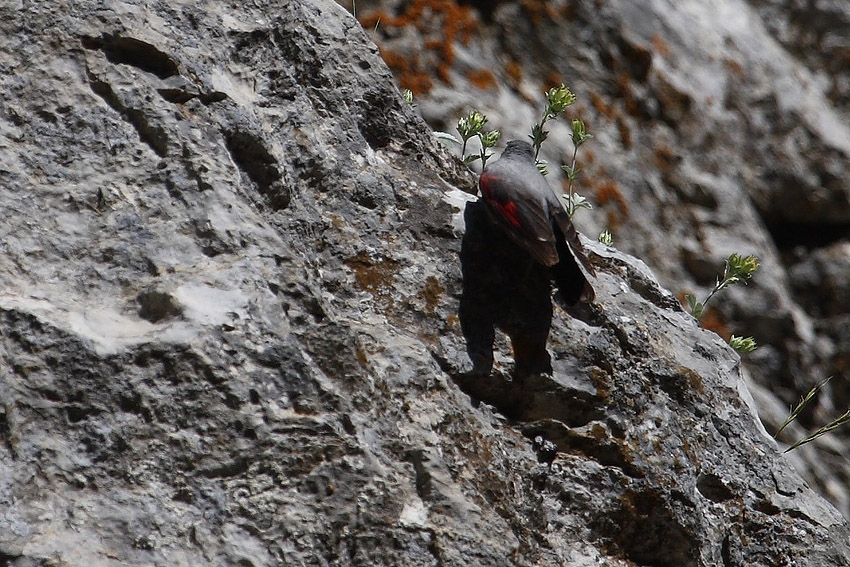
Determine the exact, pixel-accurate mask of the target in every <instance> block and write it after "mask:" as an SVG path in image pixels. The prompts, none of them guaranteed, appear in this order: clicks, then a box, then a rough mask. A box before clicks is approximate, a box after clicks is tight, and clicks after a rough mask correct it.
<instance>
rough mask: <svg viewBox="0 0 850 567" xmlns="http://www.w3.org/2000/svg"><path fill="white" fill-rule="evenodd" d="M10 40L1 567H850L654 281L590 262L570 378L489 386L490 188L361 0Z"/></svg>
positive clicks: (738, 375)
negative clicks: (469, 207)
mask: <svg viewBox="0 0 850 567" xmlns="http://www.w3.org/2000/svg"><path fill="white" fill-rule="evenodd" d="M506 9H511V5H507V4H506ZM0 30H2V33H0V38H2V41H3V42H4V49H2V50H0V69H2V71H3V72H2V73H0V85H2V92H3V93H4V99H3V103H2V106H0V181H2V182H0V203H2V211H3V212H4V213H5V215H4V220H3V222H2V223H0V231H1V232H0V245H2V250H3V254H2V256H0V281H2V292H0V339H2V342H0V360H2V365H0V438H1V439H2V443H0V479H2V481H0V503H2V504H1V505H2V510H3V513H2V515H1V516H0V562H2V563H3V564H4V565H10V566H13V567H24V566H34V565H41V566H47V565H53V566H56V565H89V566H92V567H94V566H100V565H104V566H105V565H244V566H255V567H258V566H261V565H364V566H365V565H406V566H415V565H417V566H418V565H423V566H424V565H444V566H448V565H488V566H489V565H563V564H569V565H577V566H582V565H600V564H602V565H611V566H626V565H662V566H663V565H677V566H682V565H684V566H690V565H693V566H703V565H705V566H708V565H720V564H722V565H726V566H733V565H777V564H781V565H799V566H802V565H811V566H816V565H817V566H823V565H846V564H848V562H850V548H848V537H849V536H850V529H848V525H847V523H846V522H845V521H844V520H843V518H842V517H841V516H840V514H839V513H838V512H837V511H836V510H835V509H834V508H833V507H831V506H830V505H829V504H828V503H826V501H824V500H823V499H822V498H821V497H820V496H818V495H817V494H815V493H814V492H813V491H812V490H811V489H810V488H809V487H808V486H807V485H806V484H805V483H804V482H803V481H802V480H801V479H800V477H799V476H798V475H797V474H796V473H795V472H794V470H793V468H792V465H791V463H790V462H789V461H788V460H787V458H786V457H782V456H781V455H780V453H779V452H778V450H777V447H776V445H775V444H774V443H773V442H772V441H771V440H770V439H769V437H767V436H766V434H765V432H764V431H763V429H762V428H761V426H760V424H759V422H758V420H757V418H756V416H755V410H754V406H753V404H752V402H751V399H750V396H749V394H748V392H747V390H746V388H745V386H744V381H743V378H742V372H743V369H742V367H741V365H740V359H739V358H738V357H737V355H736V354H734V352H732V351H731V350H730V349H729V348H728V347H726V345H725V344H724V343H723V341H722V340H720V339H719V338H718V337H717V336H716V335H714V334H712V333H710V332H708V331H705V330H703V329H700V328H699V327H698V326H697V325H696V323H695V322H694V321H693V320H692V319H691V318H690V317H689V316H688V315H687V314H685V313H684V312H683V311H682V310H681V308H680V307H679V306H678V302H677V301H676V299H675V298H674V297H673V296H672V295H671V294H670V293H669V292H667V291H666V290H665V289H664V288H663V287H661V286H660V285H659V284H658V283H657V282H656V280H655V278H654V277H653V276H652V274H651V273H650V271H649V270H648V269H647V268H646V266H645V265H644V264H643V263H642V262H640V261H638V260H636V259H634V258H632V257H630V256H627V255H625V254H622V253H620V252H616V251H614V250H612V249H607V248H605V247H602V246H601V245H591V247H592V248H591V249H592V252H593V259H594V262H595V263H596V265H597V267H598V270H599V272H600V276H599V278H598V280H597V281H596V289H597V295H598V301H597V302H596V303H594V304H592V305H589V306H582V307H580V308H577V309H575V310H574V312H572V313H571V314H569V315H568V314H566V313H563V312H561V311H558V312H557V314H556V317H555V321H554V324H553V329H552V335H551V338H550V348H551V352H552V355H553V365H554V367H555V372H554V374H553V376H552V377H545V376H540V377H529V378H527V379H526V380H525V382H524V383H522V384H519V383H517V382H516V381H514V380H512V379H511V378H510V352H509V349H508V347H507V345H506V344H505V343H504V341H502V342H500V343H499V351H498V353H497V355H498V356H497V359H498V360H499V361H500V366H499V368H498V369H497V371H496V372H494V373H493V374H492V375H490V376H488V377H483V378H480V379H478V380H470V378H469V376H468V375H466V374H464V372H463V370H464V368H465V365H466V364H467V362H468V361H467V360H466V359H465V354H464V353H463V352H464V345H463V341H462V339H461V337H460V330H459V326H458V322H457V318H456V312H457V302H458V296H459V293H460V266H459V264H458V259H457V254H458V251H459V248H460V234H459V233H458V225H457V219H458V213H459V212H460V209H461V206H462V205H461V204H462V202H463V201H464V199H465V195H466V193H464V191H470V190H472V188H473V187H474V176H473V175H471V174H470V173H469V172H467V171H465V170H464V168H462V167H460V166H458V164H457V163H456V162H455V161H454V160H453V159H451V157H450V156H448V154H447V153H446V152H444V151H443V150H442V149H441V148H440V147H439V146H437V144H436V142H435V141H434V140H433V138H432V137H431V136H430V133H429V128H428V127H427V126H426V125H425V124H424V123H423V122H422V120H421V119H420V118H419V117H418V116H417V114H416V113H415V112H414V111H413V110H412V109H411V108H410V107H409V106H408V105H406V104H405V103H404V102H403V101H402V99H401V97H400V95H399V93H398V91H397V89H396V88H395V86H394V81H393V77H392V75H391V74H390V72H389V70H388V69H387V68H386V67H385V65H384V63H383V62H382V60H381V58H380V56H379V53H378V49H377V48H376V47H375V46H374V45H373V44H372V43H371V41H370V40H369V39H368V38H367V36H366V35H365V33H364V32H363V31H362V29H361V27H360V25H359V24H358V23H357V21H356V20H355V19H354V18H352V17H351V16H350V15H349V14H348V13H347V12H346V11H345V10H344V9H343V8H341V7H340V6H338V5H337V4H335V3H333V2H331V1H330V0H303V1H300V2H288V1H286V0H284V1H283V2H262V1H258V2H254V3H252V4H251V5H250V6H248V5H242V4H237V5H224V4H221V3H218V2H203V1H197V2H185V3H164V2H163V3H161V2H150V3H147V4H144V5H140V4H138V3H133V2H97V1H88V2H87V1H80V2H74V3H70V4H63V5H59V4H55V5H52V4H37V5H34V4H31V3H24V2H18V3H12V4H9V3H7V4H6V5H4V6H2V7H0ZM422 106H423V108H422V110H423V111H425V110H427V108H426V104H425V103H423V105H422ZM599 137H600V138H604V136H602V135H600V136H599ZM600 153H601V151H600ZM613 174H614V172H613V171H612V175H613ZM727 182H729V181H728V180H727ZM742 202H743V201H742ZM734 208H735V207H734V206H732V205H729V209H728V210H729V211H732V210H733V209H734ZM743 210H744V212H743V213H741V214H748V213H746V210H748V209H743ZM730 214H731V212H730ZM588 218H589V215H588ZM778 289H779V288H778ZM777 293H779V292H777Z"/></svg>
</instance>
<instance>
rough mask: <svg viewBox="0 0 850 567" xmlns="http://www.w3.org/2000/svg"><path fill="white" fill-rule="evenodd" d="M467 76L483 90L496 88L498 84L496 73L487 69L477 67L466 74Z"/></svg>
mask: <svg viewBox="0 0 850 567" xmlns="http://www.w3.org/2000/svg"><path fill="white" fill-rule="evenodd" d="M466 78H467V79H469V82H470V83H472V84H473V85H475V86H476V87H478V88H479V89H481V90H485V89H494V88H496V86H498V82H497V81H496V75H494V74H493V73H492V71H488V70H487V69H476V70H474V71H470V72H469V73H467V74H466Z"/></svg>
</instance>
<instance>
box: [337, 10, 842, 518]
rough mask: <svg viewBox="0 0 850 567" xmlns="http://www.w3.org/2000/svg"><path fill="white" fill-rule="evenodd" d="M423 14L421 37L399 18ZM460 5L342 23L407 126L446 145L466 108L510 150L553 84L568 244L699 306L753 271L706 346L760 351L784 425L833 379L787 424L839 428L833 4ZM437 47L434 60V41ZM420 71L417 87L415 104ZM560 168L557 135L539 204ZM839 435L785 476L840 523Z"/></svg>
mask: <svg viewBox="0 0 850 567" xmlns="http://www.w3.org/2000/svg"><path fill="white" fill-rule="evenodd" d="M340 2H341V4H343V5H345V6H347V7H349V8H350V2H348V1H347V0H340ZM426 4H428V5H432V8H431V11H430V12H429V11H428V10H425V11H424V12H423V14H429V15H428V16H427V17H425V16H421V14H420V16H421V17H420V18H418V19H416V20H415V22H408V21H407V20H405V19H404V18H403V17H401V18H400V17H399V16H404V15H408V16H409V15H410V14H412V13H415V12H416V10H417V9H418V8H421V7H422V6H424V5H426ZM463 4H465V5H467V6H468V8H467V11H466V12H464V11H462V10H461V11H457V10H450V9H449V7H450V6H451V5H453V4H452V3H439V2H436V3H433V2H426V1H413V2H398V1H396V0H381V1H377V0H360V1H358V2H357V3H356V5H357V14H358V17H359V18H360V20H361V21H362V22H363V23H364V26H365V28H366V29H367V30H368V32H369V34H370V37H372V38H373V39H374V40H375V41H376V42H377V43H378V44H379V45H380V46H381V51H382V53H383V54H384V56H385V57H386V59H387V61H388V62H389V63H390V64H391V66H392V67H393V70H394V72H395V74H396V76H397V80H398V81H399V83H400V84H401V85H403V86H410V87H411V88H414V89H418V90H419V91H420V93H419V95H418V96H417V103H418V107H417V109H418V110H419V111H420V112H421V113H422V115H423V117H424V118H425V119H426V121H427V122H428V123H429V124H430V125H431V126H432V128H434V129H436V130H446V131H453V128H454V123H455V120H456V119H457V117H459V116H461V115H463V114H465V113H467V112H468V111H469V110H470V109H472V108H477V109H480V110H482V111H483V112H485V113H486V114H487V116H488V117H489V119H490V122H489V124H488V127H490V128H497V129H500V130H501V131H502V133H503V135H504V136H505V139H512V138H517V137H524V136H526V135H527V134H528V132H529V129H530V126H531V124H532V123H534V122H535V121H536V120H538V119H539V114H540V112H541V111H542V100H543V99H542V92H543V91H545V89H546V88H548V87H550V86H552V85H553V84H557V83H558V82H561V81H563V82H564V83H566V84H567V85H568V86H569V87H570V88H571V89H572V90H573V91H574V92H575V93H576V94H577V96H578V99H579V101H578V103H577V104H576V105H575V106H574V107H573V108H572V109H570V110H569V111H568V113H567V114H568V116H569V117H581V118H582V119H583V120H585V121H586V122H587V124H588V128H589V131H590V132H591V133H592V134H593V136H594V138H593V139H591V140H590V142H589V143H587V144H586V145H584V146H582V149H581V150H580V152H579V165H580V167H581V168H582V171H581V173H580V176H579V183H578V190H579V192H580V193H582V194H583V195H585V196H586V197H587V198H588V199H589V200H590V201H591V202H592V203H594V204H595V206H596V208H595V209H594V210H593V211H591V212H589V213H587V212H586V211H582V212H581V213H580V214H579V215H577V216H576V219H575V221H576V224H577V225H579V227H580V228H581V229H583V231H584V232H585V234H588V235H590V236H595V235H597V234H598V233H599V232H600V231H601V230H602V229H604V228H607V229H609V230H611V232H612V233H613V234H614V244H615V245H616V246H617V247H618V248H619V249H621V250H623V251H625V252H628V253H631V254H633V255H635V256H637V257H639V258H641V259H643V260H644V261H645V262H647V264H649V265H650V266H651V268H652V269H653V271H654V273H655V274H656V275H657V276H658V278H659V281H660V282H661V283H662V285H664V286H665V287H667V288H669V289H670V290H672V291H673V292H674V293H675V294H676V295H677V296H678V297H683V296H684V294H686V293H689V292H695V293H696V294H697V295H698V296H699V297H700V298H703V297H705V296H706V295H707V293H708V291H709V290H710V289H711V287H712V286H713V285H714V282H715V278H716V277H717V276H718V275H719V274H720V273H722V270H723V262H724V259H725V258H726V257H728V255H729V254H731V253H740V254H744V255H746V254H755V255H757V256H758V257H759V259H760V260H761V262H762V269H761V271H760V272H759V273H758V274H757V275H756V277H755V278H754V280H753V281H752V282H751V283H750V285H749V286H748V287H746V288H744V287H739V288H732V289H730V290H729V291H728V292H724V293H723V294H722V295H721V296H719V297H718V298H717V299H716V300H714V301H713V302H712V303H713V308H714V309H713V313H710V314H709V317H708V318H707V319H708V321H709V323H710V326H711V328H713V329H715V330H717V331H718V332H719V333H721V334H722V335H723V336H724V337H726V338H728V336H729V335H730V334H731V333H734V334H736V335H739V336H754V337H755V339H756V340H757V342H758V343H759V345H760V347H759V349H758V350H756V351H755V352H754V353H752V354H751V355H748V356H746V357H745V366H746V368H747V370H748V372H749V373H750V374H751V376H752V385H753V386H754V387H755V386H758V387H759V388H761V389H763V390H764V391H765V392H768V391H769V392H773V393H774V395H775V396H776V397H777V399H776V400H774V401H775V402H777V403H779V404H780V405H781V406H784V408H785V410H784V411H785V413H786V415H787V408H788V407H789V406H792V405H793V404H796V403H797V401H799V399H800V397H801V396H802V395H803V394H805V393H806V392H808V391H809V389H810V388H811V387H812V386H813V385H814V384H816V383H818V382H820V381H822V380H823V379H825V378H827V377H828V376H833V379H832V381H831V382H830V385H829V388H827V389H826V390H825V391H824V394H823V395H822V396H820V398H819V399H818V407H817V408H816V410H815V411H813V412H807V413H806V414H804V415H803V417H802V419H801V422H802V424H803V426H804V427H805V428H807V429H809V430H814V429H816V428H817V427H818V426H820V425H822V424H824V423H827V422H828V421H829V420H830V419H832V418H834V417H836V416H838V415H841V414H842V413H844V411H846V410H847V409H848V408H850V395H848V393H847V392H848V384H850V364H848V360H850V351H848V341H847V338H846V337H847V332H846V331H847V324H846V318H847V316H846V314H847V309H846V303H847V302H846V293H845V291H844V290H845V288H846V285H845V284H846V280H847V278H848V275H847V274H848V271H847V270H848V264H847V261H846V258H844V256H845V253H843V252H842V250H844V248H845V247H846V245H847V242H848V234H850V216H848V215H850V205H848V203H850V186H848V184H847V182H846V180H847V179H850V166H848V164H850V160H848V155H850V128H848V126H847V125H848V124H850V116H848V110H850V107H848V101H849V100H850V98H848V92H850V63H848V61H850V58H848V57H847V53H848V51H847V50H848V44H847V39H846V38H847V37H848V35H847V30H848V29H850V12H848V4H847V3H846V2H841V1H814V2H779V1H771V0H750V1H742V0H721V1H717V2H702V1H698V0H693V1H691V0H683V1H677V2H669V1H663V0H640V1H634V0H623V1H620V0H611V1H607V2H598V1H591V0H577V1H573V0H571V1H566V0H550V1H547V2H539V1H536V0H525V1H522V2H508V1H503V2H498V3H488V2H464V3H463ZM435 6H439V7H435ZM376 15H377V16H376ZM458 21H461V22H463V24H458V23H457V22H458ZM451 22H455V23H454V24H451ZM450 24H451V25H450ZM450 37H454V41H453V42H452V43H451V46H452V47H453V51H452V52H451V56H452V57H451V58H447V57H446V53H447V52H446V50H445V48H444V47H440V43H439V40H447V39H448V38H450ZM435 44H436V46H437V47H435ZM447 59H450V64H446V63H447ZM441 62H442V63H443V65H444V67H446V68H445V69H443V68H441V67H440V66H439V64H440V63H441ZM417 71H421V72H423V73H427V72H430V73H431V75H433V76H434V79H433V80H432V81H431V88H430V90H428V91H427V92H425V90H424V89H422V88H421V85H422V81H421V80H420V77H419V75H417V74H416V72H417ZM441 72H442V74H441ZM440 76H442V77H443V78H444V79H445V80H441V79H440V78H439V77H440ZM482 77H484V78H486V79H487V80H482ZM572 151H573V148H572V145H571V143H570V141H569V130H568V122H567V121H566V120H561V121H559V122H555V123H554V124H553V125H552V128H551V134H550V137H549V139H548V140H547V142H546V144H544V147H543V152H542V154H543V157H544V158H546V159H547V160H548V161H549V163H550V167H549V169H550V172H551V173H550V177H551V182H552V185H553V186H556V187H557V186H558V185H559V184H560V183H561V179H559V175H561V174H560V168H559V167H558V166H559V165H560V164H562V163H569V159H570V158H571V156H572ZM762 417H763V418H764V419H765V421H766V422H768V421H770V422H774V421H775V420H774V416H772V415H768V413H765V414H764V415H763V416H762ZM781 421H782V420H781V419H780V420H779V421H778V422H776V425H778V424H779V423H781ZM769 425H770V424H769ZM837 435H839V438H840V442H839V443H837V444H836V443H832V442H831V441H826V440H824V442H823V444H817V445H816V446H817V447H818V451H816V452H814V453H812V458H811V459H809V458H807V459H805V460H804V462H805V463H806V465H805V467H804V468H803V469H801V471H802V472H804V473H805V474H806V478H807V480H808V481H809V482H810V483H811V484H812V485H813V486H816V487H817V488H818V489H819V490H821V491H822V492H823V493H824V494H826V495H828V497H829V498H830V499H831V500H832V501H833V502H834V503H835V504H836V505H839V506H841V510H842V512H843V513H844V515H845V516H846V517H850V507H848V506H847V499H846V492H847V489H846V485H847V481H848V480H850V458H849V457H850V454H848V451H846V450H844V449H840V447H841V446H842V445H846V442H847V437H848V436H847V434H846V433H842V432H839V433H838V434H837ZM794 439H795V438H792V437H783V441H786V442H789V441H793V440H794ZM836 449H838V450H839V454H838V455H836V454H835V451H836ZM826 462H829V463H830V464H829V466H827V467H825V466H824V463H826Z"/></svg>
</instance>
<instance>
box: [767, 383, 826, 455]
mask: <svg viewBox="0 0 850 567" xmlns="http://www.w3.org/2000/svg"><path fill="white" fill-rule="evenodd" d="M830 380H832V376H830V377H829V378H827V379H825V380H821V381H820V382H818V383H817V384H815V385H814V386H812V389H811V390H809V393H808V394H806V395H805V396H803V397H802V399H800V403H799V404H797V405H796V406H795V407H794V409H792V410H791V413H790V414H788V418H787V419H786V420H785V421H783V422H782V425H780V426H779V429H777V430H776V433H774V434H773V438H774V439H776V438H777V437H778V436H779V434H780V433H782V430H783V429H785V428H786V427H788V425H790V424H791V422H793V421H794V420H796V419H797V418H798V417H799V416H800V413H801V412H802V411H803V410H804V409H805V408H806V406H808V405H809V402H811V401H812V399H814V397H815V395H817V393H818V392H819V391H820V389H821V388H823V387H824V386H826V384H827V382H829V381H830Z"/></svg>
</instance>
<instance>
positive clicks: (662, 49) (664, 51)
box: [650, 34, 670, 57]
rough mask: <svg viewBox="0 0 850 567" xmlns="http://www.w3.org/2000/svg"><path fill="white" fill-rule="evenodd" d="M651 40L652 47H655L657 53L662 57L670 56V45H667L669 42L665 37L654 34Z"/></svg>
mask: <svg viewBox="0 0 850 567" xmlns="http://www.w3.org/2000/svg"><path fill="white" fill-rule="evenodd" d="M650 41H651V42H652V47H653V48H654V49H655V52H656V53H658V54H659V55H661V56H662V57H669V55H670V46H669V45H667V42H666V41H664V39H663V38H662V37H661V36H660V35H658V34H655V35H653V36H652V38H651V39H650Z"/></svg>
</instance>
